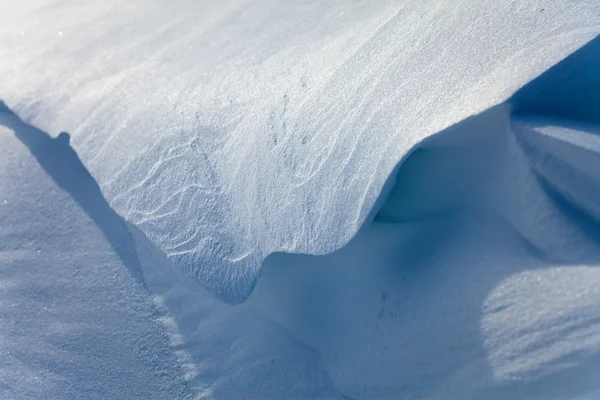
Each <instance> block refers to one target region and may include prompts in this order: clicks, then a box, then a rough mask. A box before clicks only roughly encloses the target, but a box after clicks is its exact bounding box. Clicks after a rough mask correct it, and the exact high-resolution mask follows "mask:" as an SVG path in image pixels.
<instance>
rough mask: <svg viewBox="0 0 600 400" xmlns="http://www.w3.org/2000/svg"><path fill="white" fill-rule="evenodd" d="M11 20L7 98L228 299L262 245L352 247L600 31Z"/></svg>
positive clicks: (316, 249) (353, 11) (448, 11)
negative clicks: (480, 120) (522, 90)
mask: <svg viewBox="0 0 600 400" xmlns="http://www.w3.org/2000/svg"><path fill="white" fill-rule="evenodd" d="M182 10H184V11H182ZM0 18H1V20H0V22H1V24H0V26H2V28H0V35H1V38H2V41H1V43H2V45H1V47H0V51H1V52H2V54H3V60H4V61H3V62H2V63H1V64H0V76H2V81H1V83H0V92H1V93H2V96H3V97H4V100H5V101H6V102H7V103H8V104H9V105H10V106H11V107H12V108H13V109H14V110H15V111H16V112H18V113H19V115H21V116H22V117H23V118H24V119H25V120H27V121H29V122H33V123H35V124H36V125H37V126H39V127H41V128H42V129H45V130H48V131H53V132H54V131H60V130H66V131H68V132H70V133H71V134H72V135H73V145H74V147H75V149H76V150H77V151H78V153H79V154H80V156H81V158H82V160H83V161H84V163H85V164H86V166H87V167H88V168H89V169H90V171H91V172H92V174H93V175H94V176H95V177H96V178H97V180H98V182H99V184H100V186H101V188H102V190H103V193H104V194H105V195H106V198H107V200H108V202H109V203H110V204H111V206H113V207H114V208H115V210H116V211H117V212H118V213H119V214H120V215H122V216H123V217H124V218H125V219H127V220H128V221H129V222H132V223H134V224H135V225H136V226H138V227H139V228H140V229H141V230H142V231H143V232H144V233H145V234H146V235H147V236H148V237H149V238H150V239H151V240H152V241H153V242H155V243H157V244H158V245H159V246H160V248H161V249H162V250H163V251H164V252H165V253H166V254H167V255H168V256H169V258H170V259H171V260H172V261H173V262H174V263H175V264H176V265H177V266H178V267H179V268H181V269H183V270H185V271H186V273H187V274H188V275H189V276H191V277H192V278H193V279H194V280H195V281H196V282H198V283H199V284H200V285H201V286H203V287H206V288H207V289H208V290H209V291H210V292H211V293H213V294H214V295H216V296H217V297H218V298H220V299H224V300H227V301H228V302H231V303H238V302H240V301H242V300H244V299H246V298H247V296H248V295H249V294H250V292H251V289H252V288H253V286H254V284H255V282H256V277H257V276H258V274H259V269H260V265H261V262H262V260H263V259H264V257H266V256H267V255H268V254H270V253H272V252H276V251H285V252H302V253H311V254H323V253H327V252H330V251H333V250H335V249H338V248H340V247H341V246H343V245H344V244H345V243H347V242H348V240H350V238H352V237H353V236H354V235H355V234H356V232H357V230H358V229H359V227H360V226H361V225H362V223H363V222H364V221H365V220H366V218H367V216H368V215H369V212H370V211H371V210H372V209H373V206H374V204H375V201H376V199H377V198H378V195H379V193H380V191H381V190H382V188H383V186H384V184H385V182H386V180H387V178H388V176H390V174H391V173H392V171H393V169H394V167H395V165H396V164H397V162H398V161H399V160H400V159H402V157H403V156H404V155H406V154H407V152H408V151H409V150H410V149H411V148H412V147H413V146H414V145H416V144H417V143H419V142H420V141H422V140H423V139H425V138H426V137H428V136H430V135H432V134H434V133H436V132H439V131H441V130H443V129H444V128H447V127H448V126H450V125H452V124H454V123H457V122H459V121H461V120H463V119H465V118H467V117H469V116H471V115H474V114H477V113H479V112H482V111H485V110H486V109H488V108H490V107H492V106H494V105H496V104H498V103H500V102H502V101H504V100H506V99H507V98H508V97H509V96H510V95H511V94H512V93H514V92H515V91H516V90H517V89H518V88H519V87H521V86H522V85H524V84H525V83H527V82H528V81H530V80H531V79H533V78H534V77H535V76H536V75H539V74H541V73H542V72H544V71H545V70H546V69H547V68H549V67H550V66H551V65H553V64H555V63H556V62H558V61H560V60H561V59H562V58H564V57H565V56H567V55H568V54H569V53H570V52H572V51H574V50H575V49H577V48H578V47H580V46H582V45H583V44H585V43H586V42H587V41H588V40H590V39H592V38H593V37H594V36H596V35H597V34H598V33H599V32H600V27H599V23H598V21H599V18H600V5H599V4H598V3H597V2H596V1H592V0H589V1H578V2H572V1H566V0H561V1H553V2H548V1H541V0H536V1H525V2H518V3H517V2H513V1H508V0H502V1H495V2H486V1H478V2H466V1H461V2H456V1H454V0H452V1H450V0H448V1H402V2H383V1H382V2H377V3H373V2H370V1H359V0H356V1H352V2H346V1H344V2H339V1H333V0H331V1H325V2H310V3H306V2H300V1H298V2H296V1H290V2H279V1H264V2H260V3H257V4H254V3H248V2H245V1H227V2H219V3H218V4H217V3H214V2H208V1H205V2H188V1H181V2H174V3H169V4H168V5H167V4H163V3H159V2H151V3H148V2H141V1H130V2H127V4H122V2H116V1H102V2H93V3H90V4H86V5H80V4H79V3H76V2H70V1H66V2H65V1H61V2H48V1H43V2H42V1H40V0H27V1H24V2H21V3H20V5H19V7H11V8H10V9H7V10H5V12H3V14H2V17H0ZM24 48H26V49H27V51H22V49H24ZM8 60H10V61H8ZM123 149H127V151H123ZM323 188H327V189H326V190H324V189H323Z"/></svg>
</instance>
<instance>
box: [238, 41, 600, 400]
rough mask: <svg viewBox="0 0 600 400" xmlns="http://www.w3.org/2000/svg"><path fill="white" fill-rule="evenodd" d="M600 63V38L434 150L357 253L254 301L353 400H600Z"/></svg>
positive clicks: (309, 261)
mask: <svg viewBox="0 0 600 400" xmlns="http://www.w3.org/2000/svg"><path fill="white" fill-rule="evenodd" d="M599 62H600V39H599V38H596V39H595V40H593V41H592V42H590V43H589V44H587V45H586V46H584V47H583V48H582V49H581V50H579V51H578V52H576V53H574V54H573V55H571V56H570V57H569V58H567V59H566V60H565V61H563V62H561V63H559V64H558V65H557V66H555V67H554V68H551V69H550V70H549V71H548V72H547V73H545V74H543V75H542V76H541V77H539V78H538V79H536V80H534V81H533V82H531V83H530V84H528V85H527V86H525V87H524V88H523V89H522V90H520V91H519V92H517V93H516V94H515V96H513V97H512V98H511V99H510V100H509V101H508V102H507V103H505V104H502V105H499V106H496V107H493V108H491V109H489V110H487V111H485V112H483V113H480V114H479V115H476V116H474V117H471V118H468V119H466V120H465V121H462V122H460V123H458V124H456V125H454V126H452V127H450V128H448V129H446V130H444V131H443V132H441V133H439V134H438V135H435V136H432V137H430V138H428V139H427V140H426V141H424V142H423V143H421V144H420V145H418V146H417V147H416V148H415V149H413V151H412V152H411V153H410V155H409V156H408V157H407V158H406V159H405V160H404V162H403V163H402V164H401V165H400V166H399V169H398V172H397V175H396V177H397V178H396V181H395V184H394V185H393V187H392V188H391V190H390V191H389V194H388V195H387V197H386V201H385V203H384V204H383V206H382V207H381V209H380V210H379V212H378V213H377V215H376V216H375V218H374V220H373V222H372V223H369V224H366V225H365V226H364V227H363V228H362V229H361V230H360V232H359V233H358V235H357V236H356V237H355V238H354V239H353V240H352V241H350V243H349V244H348V245H347V246H345V247H343V248H342V249H340V250H339V251H336V252H334V253H331V254H329V255H325V256H310V255H290V254H274V255H272V256H270V257H269V258H267V260H266V262H265V266H264V271H263V274H262V276H261V278H260V280H259V283H258V286H257V287H256V289H255V292H254V293H253V295H252V296H251V297H250V300H249V302H250V303H251V304H254V305H255V306H256V307H257V308H258V309H260V310H261V311H262V312H263V314H264V315H266V316H268V317H269V318H270V319H272V320H273V321H277V322H278V323H280V324H281V325H282V326H285V327H286V328H287V330H288V331H289V332H291V333H292V334H293V335H294V336H295V337H297V338H298V340H300V341H301V342H302V343H305V344H307V345H308V346H310V347H312V348H315V349H317V350H318V352H319V353H320V354H321V355H322V357H323V361H324V364H325V367H326V369H327V371H328V372H329V375H330V376H331V378H332V381H333V382H334V384H335V385H336V387H337V388H339V389H340V390H341V391H342V393H344V394H345V395H347V396H350V397H351V398H356V399H373V398H382V399H387V398H395V397H401V398H402V397H406V398H443V399H465V398H470V399H471V398H472V399H483V398H485V399H505V398H510V399H548V398H557V399H579V398H593V396H594V394H597V393H598V391H599V390H600V372H599V371H600V318H599V316H598V315H599V314H598V310H600V289H599V288H600V286H599V284H600V269H599V268H598V267H599V266H600V218H599V217H600V214H599V213H598V201H599V200H600V192H599V190H600V180H599V179H598V172H599V171H600V164H599V162H600V158H599V157H600V151H599V150H600V124H598V122H599V121H600V101H598V100H600V93H599V92H598V91H596V89H595V86H594V83H595V82H598V79H599V78H600V75H599V72H600V71H599V70H598V67H597V66H598V65H599V64H598V63H599ZM574 66H576V71H577V74H575V73H573V72H574V71H573V70H571V73H569V70H570V69H571V68H572V67H574ZM565 92H568V93H569V96H570V98H566V99H565V98H564V97H563V96H564V93H565ZM540 94H543V96H541V97H537V96H540ZM583 99H585V100H586V101H589V102H592V103H585V102H584V101H583ZM572 103H575V104H577V103H579V104H584V103H585V104H586V107H583V108H579V109H577V110H575V109H569V108H566V109H562V108H561V107H560V105H561V104H572ZM550 110H552V113H549V111H550ZM566 113H568V114H569V115H568V116H569V117H570V119H566V118H565V117H566V116H567V114H566ZM588 396H591V397H588Z"/></svg>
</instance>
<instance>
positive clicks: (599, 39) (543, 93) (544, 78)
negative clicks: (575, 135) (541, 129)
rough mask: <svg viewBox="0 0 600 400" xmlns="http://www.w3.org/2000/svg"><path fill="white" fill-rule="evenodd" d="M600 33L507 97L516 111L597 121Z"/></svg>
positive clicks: (599, 114)
mask: <svg viewBox="0 0 600 400" xmlns="http://www.w3.org/2000/svg"><path fill="white" fill-rule="evenodd" d="M599 59H600V36H596V37H595V38H594V39H592V40H591V41H590V42H588V43H587V44H586V45H585V46H583V47H582V48H580V49H579V50H577V51H575V52H574V53H573V54H571V55H570V56H568V57H567V58H565V59H564V60H563V61H561V62H559V63H558V64H556V65H555V66H553V67H552V68H550V69H548V70H547V71H546V72H544V73H543V74H542V75H540V76H539V77H537V78H536V79H534V80H532V81H531V82H529V83H528V84H527V85H525V86H523V87H522V88H521V89H520V90H519V91H517V92H516V93H515V94H514V95H513V96H512V97H511V98H510V100H509V103H510V104H511V105H512V107H513V109H514V111H513V112H514V113H515V114H529V115H531V114H537V115H552V116H554V117H558V118H566V119H573V120H578V121H585V122H600V73H599V69H600V66H599V64H598V63H599V62H600V60H599Z"/></svg>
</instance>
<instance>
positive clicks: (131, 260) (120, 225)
mask: <svg viewBox="0 0 600 400" xmlns="http://www.w3.org/2000/svg"><path fill="white" fill-rule="evenodd" d="M2 114H5V116H6V117H7V118H2V119H0V124H2V125H4V126H6V127H7V128H9V129H11V130H12V131H13V133H14V135H15V137H16V138H17V139H18V140H19V141H20V142H21V143H23V144H24V145H25V146H26V147H27V148H28V149H29V151H30V153H31V154H32V155H33V156H34V157H35V159H36V160H37V162H38V164H39V165H40V167H42V169H43V170H44V171H45V172H46V174H48V176H49V177H51V178H52V180H53V181H54V182H55V183H56V185H57V186H58V187H60V188H61V189H62V190H64V191H65V192H67V193H68V194H69V195H70V196H71V198H72V199H73V200H75V202H76V203H77V204H78V205H79V207H81V209H82V210H83V211H84V212H85V213H86V214H87V215H88V216H89V217H90V218H91V220H92V221H93V222H94V223H95V224H96V225H97V226H98V228H99V229H100V230H101V231H102V233H103V234H104V236H105V237H106V239H107V240H108V242H109V243H110V245H111V247H112V248H113V250H114V251H115V253H116V254H117V255H118V256H119V258H120V259H121V261H122V262H123V264H125V266H126V267H127V268H128V269H129V271H130V273H131V275H132V276H133V277H134V278H135V279H136V280H137V281H138V282H139V283H143V279H142V276H141V268H140V265H139V261H138V258H137V254H136V250H135V246H134V242H133V238H132V236H131V233H130V232H129V230H128V229H127V226H126V224H125V222H124V221H123V220H122V219H121V217H120V216H119V215H118V214H117V213H116V212H115V211H114V210H113V209H112V208H111V207H110V205H109V204H108V202H107V201H106V199H105V198H104V196H103V194H102V191H101V190H100V187H99V186H98V183H97V182H96V180H95V179H94V177H93V176H92V175H91V174H90V172H89V171H88V170H87V168H86V167H85V165H83V162H82V161H81V159H80V158H79V156H78V155H77V153H76V152H75V150H74V149H73V147H71V144H70V139H71V138H70V135H69V134H68V133H66V132H61V133H60V134H59V135H58V136H57V137H56V138H52V137H51V136H50V135H49V134H48V133H47V132H44V131H42V130H40V129H38V128H36V127H34V126H32V125H29V124H27V123H26V122H24V121H23V120H21V118H20V117H19V116H18V115H17V114H16V113H15V112H14V111H12V110H11V109H10V108H8V107H7V105H6V104H5V103H4V102H3V101H2V100H0V115H2Z"/></svg>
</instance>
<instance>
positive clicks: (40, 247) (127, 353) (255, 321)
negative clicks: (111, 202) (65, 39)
mask: <svg viewBox="0 0 600 400" xmlns="http://www.w3.org/2000/svg"><path fill="white" fill-rule="evenodd" d="M0 143H1V148H2V151H3V154H4V155H5V157H2V159H1V161H0V165H1V168H0V193H1V194H2V195H1V198H0V222H1V223H0V226H1V227H2V228H1V229H0V277H1V279H0V288H1V291H0V318H1V320H2V324H0V354H1V355H2V357H1V360H2V361H1V362H0V398H2V399H6V400H17V399H19V400H20V399H48V398H51V399H56V400H58V399H77V398H85V399H127V400H131V399H140V400H146V399H177V400H179V399H182V400H183V399H188V398H198V396H200V398H214V399H264V398H278V399H305V398H313V397H319V396H321V397H322V398H327V399H341V398H342V396H341V395H340V394H339V392H338V391H337V390H336V389H335V388H334V387H333V386H332V385H331V383H330V381H329V378H328V376H327V374H326V372H325V371H324V369H323V367H322V366H321V363H320V360H319V357H318V355H317V354H316V353H315V351H314V350H311V349H308V348H306V347H305V346H303V345H301V344H299V343H298V342H297V341H296V340H294V339H293V338H291V337H290V336H289V334H287V333H286V332H285V331H284V330H283V329H281V327H278V326H277V325H275V324H273V323H272V322H269V321H268V320H265V318H264V317H262V316H261V315H260V314H259V313H258V312H257V311H256V310H254V309H252V308H250V307H249V306H248V305H242V306H239V307H237V308H234V307H232V306H229V305H227V304H224V303H221V302H218V301H216V300H214V299H211V298H209V297H207V296H203V295H200V294H199V293H198V291H197V288H196V287H194V286H190V285H189V284H186V280H185V279H182V277H181V275H180V274H179V275H178V274H177V273H175V272H174V271H173V270H172V269H171V264H170V262H169V261H168V260H167V259H166V257H165V255H164V253H162V252H161V251H160V250H158V249H157V248H156V246H155V245H154V244H152V243H151V242H149V241H148V239H147V238H145V236H144V235H143V234H142V233H141V232H139V230H137V229H136V228H135V227H131V232H132V233H133V235H132V233H130V231H129V229H128V227H127V225H126V224H125V223H124V222H123V221H122V220H121V219H120V217H119V216H118V215H117V214H116V213H115V212H114V211H113V210H112V209H111V208H110V207H109V206H108V204H107V203H106V200H104V198H103V197H102V195H101V193H100V190H99V188H98V186H97V184H96V182H95V181H94V179H93V178H92V177H91V175H89V173H88V172H87V170H86V169H85V167H84V166H83V164H82V163H81V161H80V160H79V158H78V156H77V154H76V153H75V152H74V151H73V150H72V148H71V147H70V146H69V143H68V141H67V140H66V139H65V136H64V135H63V136H61V137H60V138H58V137H57V138H52V137H51V136H50V135H48V134H47V133H46V132H44V131H41V130H39V129H36V128H35V127H32V126H28V125H27V124H25V123H23V122H22V121H20V120H19V118H18V117H17V116H15V115H11V113H10V110H7V109H6V108H4V109H0ZM136 248H137V251H136V250H135V249H136Z"/></svg>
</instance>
